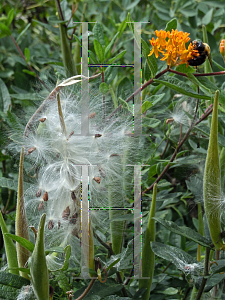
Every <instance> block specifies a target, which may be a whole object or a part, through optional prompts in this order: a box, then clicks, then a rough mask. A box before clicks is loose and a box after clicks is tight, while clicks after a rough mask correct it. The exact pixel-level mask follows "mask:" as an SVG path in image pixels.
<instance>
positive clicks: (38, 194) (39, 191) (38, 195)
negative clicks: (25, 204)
mask: <svg viewBox="0 0 225 300" xmlns="http://www.w3.org/2000/svg"><path fill="white" fill-rule="evenodd" d="M36 197H37V198H39V197H41V189H39V190H38V191H37V193H36Z"/></svg>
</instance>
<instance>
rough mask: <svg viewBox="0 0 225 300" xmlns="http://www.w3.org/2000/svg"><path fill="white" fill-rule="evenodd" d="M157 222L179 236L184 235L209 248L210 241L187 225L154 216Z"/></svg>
mask: <svg viewBox="0 0 225 300" xmlns="http://www.w3.org/2000/svg"><path fill="white" fill-rule="evenodd" d="M154 219H155V220H156V221H157V222H159V223H160V224H161V225H163V226H164V227H165V228H167V229H168V230H170V231H172V232H174V233H176V234H179V235H181V236H184V237H186V238H188V239H190V240H192V241H194V242H195V243H198V244H199V245H202V246H204V247H208V248H211V246H210V245H211V244H212V242H211V241H210V240H208V239H207V238H205V237H203V236H202V235H201V234H199V233H198V232H196V231H194V230H192V229H191V228H189V227H185V226H178V225H177V224H176V223H174V222H172V221H167V220H163V219H160V218H156V217H155V218H154Z"/></svg>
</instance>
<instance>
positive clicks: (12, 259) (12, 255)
mask: <svg viewBox="0 0 225 300" xmlns="http://www.w3.org/2000/svg"><path fill="white" fill-rule="evenodd" d="M0 226H1V230H2V235H3V239H4V244H5V252H6V257H7V262H8V267H9V268H18V261H17V254H16V247H15V245H14V243H13V241H12V239H11V238H10V237H8V236H7V235H5V233H8V230H7V227H6V224H5V221H4V219H3V216H2V212H1V211H0ZM9 272H10V273H12V274H16V275H19V271H18V270H9Z"/></svg>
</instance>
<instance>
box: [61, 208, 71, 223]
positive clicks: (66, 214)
mask: <svg viewBox="0 0 225 300" xmlns="http://www.w3.org/2000/svg"><path fill="white" fill-rule="evenodd" d="M69 215H70V208H69V206H67V208H66V209H65V210H64V211H63V213H62V218H63V220H68V217H69Z"/></svg>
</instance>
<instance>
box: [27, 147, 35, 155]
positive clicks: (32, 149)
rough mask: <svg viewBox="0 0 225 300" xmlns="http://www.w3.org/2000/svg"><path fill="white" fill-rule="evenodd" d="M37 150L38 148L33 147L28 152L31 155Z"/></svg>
mask: <svg viewBox="0 0 225 300" xmlns="http://www.w3.org/2000/svg"><path fill="white" fill-rule="evenodd" d="M35 150H36V147H31V148H29V149H28V150H27V153H28V154H31V153H32V152H34V151H35Z"/></svg>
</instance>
